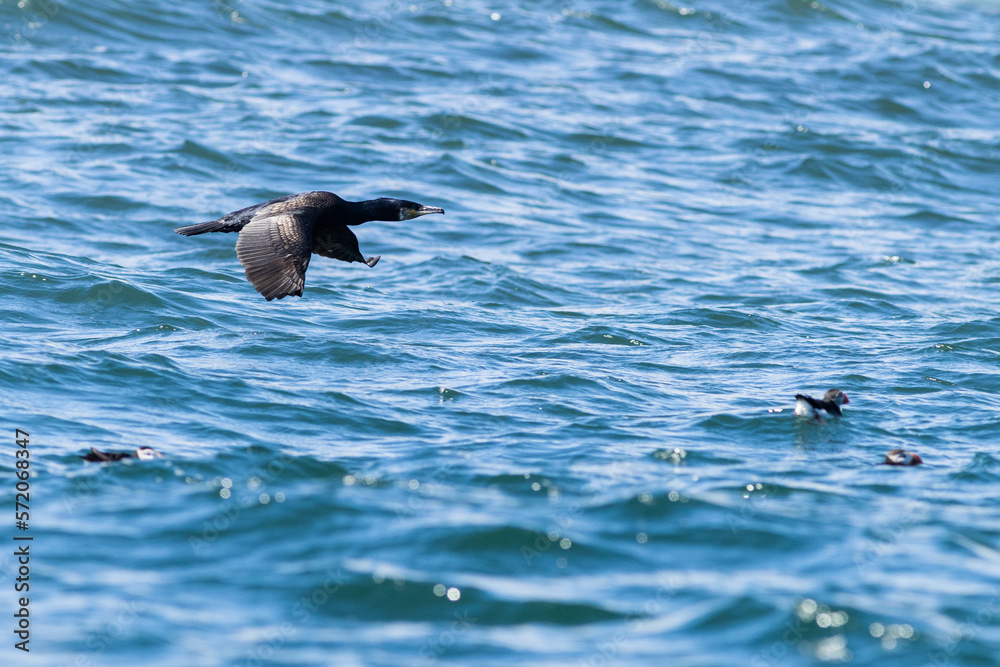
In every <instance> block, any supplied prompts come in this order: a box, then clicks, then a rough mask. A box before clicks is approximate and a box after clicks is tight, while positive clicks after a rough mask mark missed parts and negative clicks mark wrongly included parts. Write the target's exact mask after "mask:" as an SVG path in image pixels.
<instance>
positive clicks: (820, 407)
mask: <svg viewBox="0 0 1000 667" xmlns="http://www.w3.org/2000/svg"><path fill="white" fill-rule="evenodd" d="M848 403H850V401H849V400H847V394H845V393H844V392H842V391H840V390H839V389H831V390H830V391H828V392H826V393H825V394H823V400H821V401H818V400H816V399H815V398H813V397H812V396H805V395H803V394H795V415H796V416H797V417H815V418H816V419H818V420H820V421H822V418H823V417H839V416H840V415H841V414H842V412H841V411H840V406H841V405H847V404H848Z"/></svg>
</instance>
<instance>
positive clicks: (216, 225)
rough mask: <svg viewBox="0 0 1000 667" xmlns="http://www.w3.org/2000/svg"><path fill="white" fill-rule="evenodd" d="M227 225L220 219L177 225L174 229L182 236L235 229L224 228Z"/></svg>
mask: <svg viewBox="0 0 1000 667" xmlns="http://www.w3.org/2000/svg"><path fill="white" fill-rule="evenodd" d="M227 226H228V225H227V224H226V223H225V222H223V221H222V220H212V221H211V222H199V223H198V224H197V225H188V226H187V227H178V228H176V229H175V230H174V231H175V232H177V233H178V234H181V235H183V236H195V235H197V234H205V233H207V232H235V231H238V230H236V229H226V227H227Z"/></svg>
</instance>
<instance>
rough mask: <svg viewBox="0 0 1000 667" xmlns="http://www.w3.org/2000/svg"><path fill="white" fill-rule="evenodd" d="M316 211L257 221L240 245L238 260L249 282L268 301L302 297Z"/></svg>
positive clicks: (280, 214)
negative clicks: (290, 295) (291, 296)
mask: <svg viewBox="0 0 1000 667" xmlns="http://www.w3.org/2000/svg"><path fill="white" fill-rule="evenodd" d="M317 214H318V212H317V210H316V209H310V208H306V209H298V210H290V211H289V210H286V211H280V212H276V213H274V214H272V215H265V216H263V217H255V218H254V219H253V220H251V221H250V222H249V223H247V225H246V226H245V227H243V229H242V230H240V238H239V239H238V240H237V241H236V256H237V257H239V258H240V263H241V264H243V268H245V269H246V274H247V280H249V281H250V283H251V284H252V285H253V286H254V288H255V289H256V290H257V291H258V292H260V293H261V294H262V295H263V296H264V298H265V299H267V300H268V301H270V300H272V299H281V298H282V297H286V296H288V295H289V294H293V295H295V296H302V288H303V287H304V286H305V282H306V268H308V266H309V256H310V255H311V254H312V228H313V224H314V223H315V222H316V217H317Z"/></svg>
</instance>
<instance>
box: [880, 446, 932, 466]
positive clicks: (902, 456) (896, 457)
mask: <svg viewBox="0 0 1000 667" xmlns="http://www.w3.org/2000/svg"><path fill="white" fill-rule="evenodd" d="M923 462H924V460H923V459H922V458H920V455H919V454H915V453H913V452H908V451H906V450H905V449H893V450H891V451H890V452H889V453H888V454H886V455H885V461H882V463H883V464H884V465H887V466H918V465H920V464H921V463H923Z"/></svg>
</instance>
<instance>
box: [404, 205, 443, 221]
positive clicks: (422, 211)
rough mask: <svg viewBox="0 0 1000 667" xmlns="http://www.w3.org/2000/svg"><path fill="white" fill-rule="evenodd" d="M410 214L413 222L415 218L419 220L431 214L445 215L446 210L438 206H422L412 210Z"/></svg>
mask: <svg viewBox="0 0 1000 667" xmlns="http://www.w3.org/2000/svg"><path fill="white" fill-rule="evenodd" d="M408 213H409V214H410V215H409V217H410V219H411V220H412V219H413V218H419V217H420V216H422V215H427V214H429V213H440V214H441V215H444V209H443V208H438V207H436V206H423V205H420V206H418V207H417V208H411V209H410V210H409V211H408Z"/></svg>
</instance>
